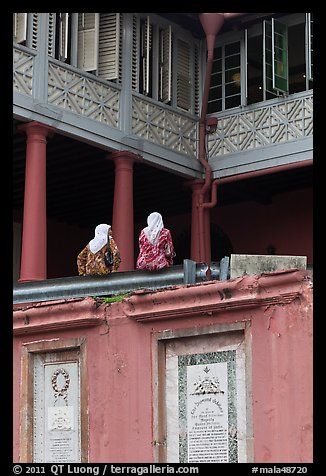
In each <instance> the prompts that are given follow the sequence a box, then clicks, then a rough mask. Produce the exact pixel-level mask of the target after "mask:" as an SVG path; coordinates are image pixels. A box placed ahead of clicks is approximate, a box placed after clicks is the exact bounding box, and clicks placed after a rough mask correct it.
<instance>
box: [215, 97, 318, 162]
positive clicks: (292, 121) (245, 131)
mask: <svg viewBox="0 0 326 476" xmlns="http://www.w3.org/2000/svg"><path fill="white" fill-rule="evenodd" d="M278 101H279V102H276V103H275V102H274V101H273V103H270V102H269V103H265V104H263V105H262V104H261V103H260V105H259V107H257V108H252V106H250V109H249V108H248V110H245V111H243V112H240V113H237V114H232V115H231V114H230V115H223V116H221V117H219V121H218V126H217V130H216V132H215V133H214V134H211V135H209V138H208V151H209V156H210V157H211V158H213V157H216V156H223V155H227V154H234V153H236V152H241V151H246V150H252V149H257V148H260V147H265V146H267V145H272V144H281V143H285V142H290V141H293V140H297V139H300V138H302V137H307V136H312V134H313V95H312V92H311V91H308V92H306V93H300V95H299V94H298V95H296V96H295V97H293V98H291V96H289V97H288V98H286V99H283V101H282V100H278Z"/></svg>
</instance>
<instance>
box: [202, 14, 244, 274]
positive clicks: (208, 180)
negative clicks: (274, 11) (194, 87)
mask: <svg viewBox="0 0 326 476" xmlns="http://www.w3.org/2000/svg"><path fill="white" fill-rule="evenodd" d="M241 15H246V13H199V19H200V22H201V24H202V27H203V29H204V31H205V34H206V43H207V65H206V76H205V85H204V93H203V100H202V109H201V115H200V119H199V160H200V162H201V164H202V165H203V167H204V169H205V181H204V185H203V187H202V189H201V191H200V194H199V203H198V224H199V259H200V261H206V263H207V265H208V271H207V277H208V278H209V277H210V261H211V259H210V256H208V253H207V254H206V250H205V231H204V209H205V208H212V206H211V205H210V203H211V202H208V203H207V204H206V203H205V202H204V197H205V194H206V193H207V192H208V190H209V189H210V188H211V186H212V168H211V166H210V165H209V163H208V160H206V158H205V134H206V114H207V106H208V95H209V87H210V81H211V74H212V67H213V56H214V46H215V38H216V35H217V33H218V32H219V30H220V29H221V27H222V25H223V23H224V19H231V18H234V17H237V16H241Z"/></svg>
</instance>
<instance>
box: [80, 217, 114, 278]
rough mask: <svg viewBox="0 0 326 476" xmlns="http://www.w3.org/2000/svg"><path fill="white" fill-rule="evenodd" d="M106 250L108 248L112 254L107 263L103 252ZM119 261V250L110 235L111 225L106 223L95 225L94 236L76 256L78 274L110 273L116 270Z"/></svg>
mask: <svg viewBox="0 0 326 476" xmlns="http://www.w3.org/2000/svg"><path fill="white" fill-rule="evenodd" d="M108 250H110V251H111V252H112V255H113V260H112V262H111V263H107V261H106V259H105V253H106V252H107V251H108ZM120 263H121V258H120V252H119V250H118V247H117V244H116V242H115V241H114V239H113V237H112V230H111V226H110V225H107V224H106V223H102V224H100V225H97V227H96V228H95V236H94V238H93V239H92V240H91V241H90V242H89V243H88V244H87V245H86V246H85V248H84V249H83V250H82V251H81V252H80V253H79V255H78V257H77V267H78V274H79V276H84V275H90V274H95V275H96V274H98V275H105V274H110V273H112V272H114V271H118V269H119V266H120Z"/></svg>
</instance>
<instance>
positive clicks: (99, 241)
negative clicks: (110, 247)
mask: <svg viewBox="0 0 326 476" xmlns="http://www.w3.org/2000/svg"><path fill="white" fill-rule="evenodd" d="M110 228H111V226H110V225H107V224H106V223H101V224H100V225H97V227H96V228H95V236H94V238H93V239H92V240H91V241H90V242H89V243H88V246H89V249H90V250H91V252H92V253H94V254H95V253H97V252H98V251H100V249H101V248H103V246H104V245H106V243H107V242H108V233H109V230H110Z"/></svg>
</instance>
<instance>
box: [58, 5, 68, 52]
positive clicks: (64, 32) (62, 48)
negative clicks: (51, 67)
mask: <svg viewBox="0 0 326 476" xmlns="http://www.w3.org/2000/svg"><path fill="white" fill-rule="evenodd" d="M68 20H69V13H60V31H59V41H60V44H59V60H60V61H66V60H67V58H68V26H69V24H68Z"/></svg>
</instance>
